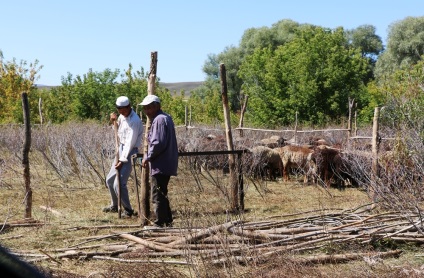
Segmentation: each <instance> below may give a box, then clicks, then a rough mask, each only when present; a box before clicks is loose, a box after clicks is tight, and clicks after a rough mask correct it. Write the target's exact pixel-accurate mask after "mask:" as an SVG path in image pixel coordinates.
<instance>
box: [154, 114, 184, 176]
mask: <svg viewBox="0 0 424 278" xmlns="http://www.w3.org/2000/svg"><path fill="white" fill-rule="evenodd" d="M148 144H149V145H148V149H147V159H148V160H149V161H150V167H151V170H150V171H151V175H152V176H153V175H156V174H162V175H166V176H176V175H177V169H178V146H177V137H176V135H175V127H174V122H173V121H172V118H171V116H170V115H168V114H166V113H164V112H163V111H162V110H159V113H158V114H157V115H156V117H155V118H154V119H153V120H152V123H151V126H150V131H149V134H148Z"/></svg>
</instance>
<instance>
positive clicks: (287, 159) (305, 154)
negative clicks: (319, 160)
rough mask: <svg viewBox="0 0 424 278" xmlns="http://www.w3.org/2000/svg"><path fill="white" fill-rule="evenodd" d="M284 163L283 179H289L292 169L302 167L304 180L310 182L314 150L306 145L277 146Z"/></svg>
mask: <svg viewBox="0 0 424 278" xmlns="http://www.w3.org/2000/svg"><path fill="white" fill-rule="evenodd" d="M275 150H276V151H278V152H279V154H280V157H281V161H282V163H283V180H284V181H289V173H290V171H291V169H295V168H296V169H300V170H301V171H302V172H303V174H304V179H303V182H304V183H307V182H308V173H309V172H310V169H309V168H310V167H309V160H310V157H311V155H312V152H313V150H311V149H310V148H308V147H305V146H294V145H288V146H284V147H281V148H276V149H275Z"/></svg>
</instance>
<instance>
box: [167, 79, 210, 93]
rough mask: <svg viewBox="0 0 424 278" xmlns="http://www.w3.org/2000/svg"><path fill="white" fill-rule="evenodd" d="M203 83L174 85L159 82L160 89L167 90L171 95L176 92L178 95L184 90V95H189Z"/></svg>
mask: <svg viewBox="0 0 424 278" xmlns="http://www.w3.org/2000/svg"><path fill="white" fill-rule="evenodd" d="M203 83H204V82H201V81H199V82H175V83H164V82H159V85H160V86H161V87H165V88H167V89H168V90H169V91H170V92H171V94H173V93H175V92H177V94H179V93H180V92H181V91H182V90H184V92H185V95H186V96H188V95H190V92H191V91H192V90H194V89H196V88H197V87H200V86H201V85H202V84H203Z"/></svg>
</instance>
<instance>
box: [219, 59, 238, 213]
mask: <svg viewBox="0 0 424 278" xmlns="http://www.w3.org/2000/svg"><path fill="white" fill-rule="evenodd" d="M219 68H220V74H221V96H222V105H223V107H224V119H225V135H226V139H227V148H228V150H229V151H233V150H234V145H233V136H232V133H231V119H230V109H229V105H228V94H227V76H226V70H225V65H224V64H220V65H219ZM228 164H229V168H230V184H231V192H232V203H231V206H232V210H233V212H236V211H238V210H239V209H240V204H239V186H240V184H239V181H238V178H237V173H236V167H235V156H234V154H233V153H231V154H229V155H228Z"/></svg>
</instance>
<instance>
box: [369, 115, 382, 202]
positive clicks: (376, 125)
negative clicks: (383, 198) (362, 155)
mask: <svg viewBox="0 0 424 278" xmlns="http://www.w3.org/2000/svg"><path fill="white" fill-rule="evenodd" d="M379 118H380V107H376V108H375V109H374V119H373V125H372V181H371V186H370V190H369V194H370V196H371V198H372V199H373V201H374V202H375V201H377V196H376V192H375V189H376V188H375V187H376V186H377V181H378V178H379V166H378V148H379V145H380V140H379V137H380V136H379V134H378V129H379Z"/></svg>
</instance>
